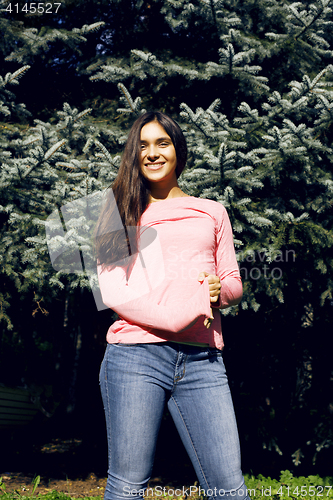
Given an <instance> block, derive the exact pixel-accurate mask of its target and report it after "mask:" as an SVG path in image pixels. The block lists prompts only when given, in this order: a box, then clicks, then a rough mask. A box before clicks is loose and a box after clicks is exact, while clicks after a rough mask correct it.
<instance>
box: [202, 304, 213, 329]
mask: <svg viewBox="0 0 333 500" xmlns="http://www.w3.org/2000/svg"><path fill="white" fill-rule="evenodd" d="M213 319H214V316H213V309H212V308H210V318H205V320H204V325H205V327H206V328H209V327H210V325H211V324H212V321H213Z"/></svg>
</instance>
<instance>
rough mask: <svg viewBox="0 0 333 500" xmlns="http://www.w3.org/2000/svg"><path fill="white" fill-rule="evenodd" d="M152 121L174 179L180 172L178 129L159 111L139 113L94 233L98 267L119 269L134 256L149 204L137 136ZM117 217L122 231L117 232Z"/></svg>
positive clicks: (182, 150) (183, 149) (182, 154)
mask: <svg viewBox="0 0 333 500" xmlns="http://www.w3.org/2000/svg"><path fill="white" fill-rule="evenodd" d="M152 121H157V122H158V123H159V124H160V125H161V126H162V127H163V128H164V130H165V131H166V133H167V134H168V135H169V136H170V138H171V140H172V142H173V145H174V147H175V150H176V157H177V166H176V176H177V178H178V177H179V176H180V174H181V173H182V171H183V170H184V167H185V164H186V159H187V145H186V140H185V137H184V134H183V132H182V130H181V128H180V127H179V125H178V124H177V123H176V122H175V121H174V120H173V119H172V118H170V117H169V116H168V115H166V114H164V113H161V112H160V111H148V112H146V113H143V114H142V115H141V116H140V117H139V118H137V120H135V122H134V123H133V125H132V127H131V130H130V132H129V135H128V139H127V142H126V145H125V149H124V152H123V155H122V159H121V163H120V167H119V172H118V175H117V178H116V179H115V181H114V183H113V185H112V186H111V188H112V189H111V190H110V193H109V195H108V197H107V200H106V203H105V205H104V208H103V209H102V211H101V214H100V216H99V219H98V222H97V226H96V229H95V247H96V254H97V261H98V263H99V264H101V265H104V266H109V265H112V264H114V263H115V262H117V265H119V261H121V260H122V259H125V258H126V257H128V255H134V254H136V253H137V245H138V225H139V221H140V218H141V215H142V214H143V212H144V211H145V210H146V208H147V206H148V204H149V193H150V189H149V184H148V181H147V180H146V179H145V178H144V176H143V175H142V173H141V169H140V161H141V150H140V134H141V129H142V127H143V126H144V125H146V124H147V123H150V122H152ZM119 216H120V219H121V223H122V225H123V229H119ZM116 221H118V224H117V223H116ZM116 227H117V230H115V228H116Z"/></svg>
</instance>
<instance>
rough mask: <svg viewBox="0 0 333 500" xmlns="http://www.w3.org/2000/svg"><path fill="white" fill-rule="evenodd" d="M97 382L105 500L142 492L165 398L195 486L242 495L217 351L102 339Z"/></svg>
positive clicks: (218, 494)
mask: <svg viewBox="0 0 333 500" xmlns="http://www.w3.org/2000/svg"><path fill="white" fill-rule="evenodd" d="M100 385H101V392H102V398H103V403H104V410H105V416H106V425H107V437H108V450H109V457H108V459H109V468H108V481H107V486H106V490H105V496H104V498H105V500H120V499H121V500H124V498H130V499H132V500H133V499H138V498H142V496H143V495H144V494H143V491H144V489H145V488H146V487H147V483H148V481H149V479H150V475H151V472H152V467H153V460H154V454H155V448H156V441H157V435H158V431H159V428H160V424H161V420H162V415H163V409H164V404H165V401H166V400H167V403H168V409H169V411H170V414H171V416H172V418H173V420H174V422H175V425H176V427H177V430H178V432H179V434H180V437H181V439H182V441H183V443H184V446H185V448H186V450H187V453H188V455H189V457H190V459H191V461H192V464H193V467H194V469H195V472H196V474H197V477H198V480H199V483H200V485H201V488H202V490H201V492H202V493H203V490H205V492H204V494H206V495H207V496H208V497H210V498H223V499H224V500H226V499H228V500H245V498H246V499H248V497H247V490H246V487H245V485H244V478H243V475H242V472H241V465H240V449H239V439H238V431H237V425H236V419H235V414H234V409H233V404H232V399H231V395H230V390H229V385H228V379H227V375H226V372H225V367H224V363H223V359H222V352H221V351H219V350H218V349H215V348H209V347H195V346H189V345H184V344H176V343H173V342H166V343H156V344H137V345H133V344H108V346H107V348H106V353H105V356H104V359H103V362H102V365H101V371H100Z"/></svg>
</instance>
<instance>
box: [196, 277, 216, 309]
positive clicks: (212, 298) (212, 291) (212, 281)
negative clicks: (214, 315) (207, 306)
mask: <svg viewBox="0 0 333 500" xmlns="http://www.w3.org/2000/svg"><path fill="white" fill-rule="evenodd" d="M205 278H208V284H209V293H210V301H211V303H213V302H217V301H218V300H219V296H220V292H221V281H220V278H219V277H218V276H215V275H214V274H209V273H206V271H203V272H202V273H200V274H199V276H198V281H203V280H204V279H205Z"/></svg>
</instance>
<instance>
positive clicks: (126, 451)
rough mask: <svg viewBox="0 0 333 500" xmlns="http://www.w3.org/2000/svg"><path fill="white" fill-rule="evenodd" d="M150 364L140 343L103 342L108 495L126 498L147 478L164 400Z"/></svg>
mask: <svg viewBox="0 0 333 500" xmlns="http://www.w3.org/2000/svg"><path fill="white" fill-rule="evenodd" d="M153 365H154V361H153V360H151V359H150V358H149V356H147V355H145V350H144V349H141V348H140V347H139V346H131V345H123V344H111V345H108V346H107V350H106V353H105V356H104V359H103V362H102V365H101V371H100V385H101V392H102V398H103V403H104V410H105V417H106V426H107V436H108V450H109V457H108V459H109V470H108V477H109V480H108V485H107V489H108V490H109V497H110V498H121V497H122V496H124V497H128V496H129V491H133V490H140V489H142V488H144V487H145V486H146V484H147V482H148V480H149V478H150V474H151V470H152V466H153V459H154V455H155V447H156V440H157V435H158V431H159V428H160V424H161V420H162V415H163V409H164V403H165V388H164V387H163V384H161V383H159V381H158V380H157V378H156V376H154V372H155V370H154V366H153ZM106 496H107V495H106ZM131 498H135V495H131Z"/></svg>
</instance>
